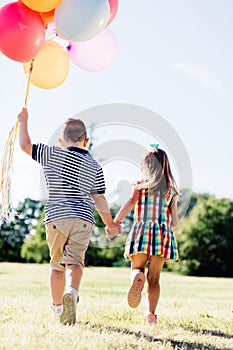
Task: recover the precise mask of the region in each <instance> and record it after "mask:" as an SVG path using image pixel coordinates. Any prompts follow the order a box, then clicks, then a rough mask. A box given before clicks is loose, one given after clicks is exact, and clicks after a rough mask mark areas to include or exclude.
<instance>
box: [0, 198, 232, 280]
mask: <svg viewBox="0 0 233 350" xmlns="http://www.w3.org/2000/svg"><path fill="white" fill-rule="evenodd" d="M117 210H118V208H112V209H111V211H112V214H113V216H114V214H115V213H116V212H117ZM94 215H95V220H96V226H95V228H94V230H93V234H92V239H91V241H90V244H89V247H88V250H87V254H86V265H87V266H88V265H92V266H122V265H125V266H129V263H128V262H127V260H126V259H125V258H124V257H123V254H124V247H125V242H126V238H127V234H128V232H129V230H130V227H131V225H132V222H133V212H131V213H130V214H129V215H128V216H127V217H126V219H125V220H124V222H123V223H122V231H123V233H122V235H120V236H119V237H117V238H115V239H114V240H113V241H111V242H109V241H108V240H107V239H106V237H105V231H104V225H103V223H102V221H101V219H100V217H99V214H98V212H97V211H94ZM43 218H44V203H43V202H42V201H38V200H32V199H30V198H26V199H25V200H24V201H23V202H20V203H19V204H18V207H17V208H16V210H15V215H14V218H13V220H12V222H11V223H6V222H5V221H3V220H1V221H0V228H1V231H0V262H4V261H9V262H25V263H27V262H28V263H47V262H48V261H49V250H48V247H47V243H46V233H45V226H44V223H43ZM175 234H176V238H177V241H178V246H179V252H180V262H179V263H166V264H165V269H167V270H170V271H176V272H178V273H181V274H185V275H192V276H194V275H195V276H222V277H233V264H232V257H233V201H231V200H230V199H227V198H222V199H219V198H216V197H215V196H211V195H209V194H206V193H204V194H195V193H194V194H193V195H192V198H191V202H190V204H189V208H188V210H187V212H186V216H185V217H184V218H183V220H182V221H181V223H180V224H179V226H178V227H177V228H176V229H175Z"/></svg>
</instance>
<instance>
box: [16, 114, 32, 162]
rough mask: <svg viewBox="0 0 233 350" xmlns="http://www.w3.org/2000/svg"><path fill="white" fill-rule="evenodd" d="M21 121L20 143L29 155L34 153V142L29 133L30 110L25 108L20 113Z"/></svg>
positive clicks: (19, 120) (19, 119)
mask: <svg viewBox="0 0 233 350" xmlns="http://www.w3.org/2000/svg"><path fill="white" fill-rule="evenodd" d="M18 122H19V144H20V147H21V149H22V150H23V151H24V152H25V153H27V154H28V155H29V156H31V155H32V143H31V139H30V136H29V133H28V111H27V108H23V109H22V111H21V112H20V113H19V114H18Z"/></svg>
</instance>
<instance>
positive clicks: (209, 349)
mask: <svg viewBox="0 0 233 350" xmlns="http://www.w3.org/2000/svg"><path fill="white" fill-rule="evenodd" d="M80 324H82V325H84V326H88V327H89V328H90V329H92V330H94V331H107V332H111V333H121V334H126V335H132V336H134V337H135V338H137V339H145V340H147V341H148V342H150V343H158V342H159V343H162V344H163V345H165V344H167V343H170V344H171V346H172V347H173V348H175V349H184V350H189V349H201V350H222V348H217V347H215V346H213V345H204V344H201V343H194V342H188V341H177V340H174V339H171V338H166V339H162V338H157V337H154V336H152V335H149V334H146V333H143V332H140V331H139V332H134V331H131V330H129V329H127V328H117V327H112V326H103V325H101V324H94V323H91V322H85V323H84V322H83V323H82V322H80ZM189 330H190V329H189ZM206 332H207V333H208V334H209V333H210V332H211V331H206ZM216 333H217V332H216ZM203 334H205V333H204V332H203ZM210 334H212V333H210ZM222 334H224V333H221V332H220V335H219V334H218V336H222V337H224V338H228V337H230V338H231V336H230V335H228V334H224V335H222ZM214 335H217V334H214ZM229 350H233V349H230V348H229Z"/></svg>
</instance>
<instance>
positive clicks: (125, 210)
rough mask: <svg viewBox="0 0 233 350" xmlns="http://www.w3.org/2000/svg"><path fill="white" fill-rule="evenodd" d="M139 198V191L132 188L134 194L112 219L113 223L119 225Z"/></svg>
mask: <svg viewBox="0 0 233 350" xmlns="http://www.w3.org/2000/svg"><path fill="white" fill-rule="evenodd" d="M138 198H139V190H138V189H136V188H134V192H133V195H132V197H131V198H130V199H129V200H128V201H127V202H126V203H125V204H123V206H122V207H121V209H120V210H119V212H118V213H117V216H116V217H115V219H114V222H116V223H119V222H121V221H122V220H123V219H124V218H125V217H126V215H127V214H129V213H130V212H131V210H132V209H133V208H134V207H135V204H136V203H137V201H138Z"/></svg>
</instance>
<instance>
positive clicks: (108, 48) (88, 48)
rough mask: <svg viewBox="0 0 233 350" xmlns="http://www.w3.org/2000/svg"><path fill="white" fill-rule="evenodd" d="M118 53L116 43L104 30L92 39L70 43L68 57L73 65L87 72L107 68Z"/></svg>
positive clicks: (110, 32) (109, 32)
mask: <svg viewBox="0 0 233 350" xmlns="http://www.w3.org/2000/svg"><path fill="white" fill-rule="evenodd" d="M117 52H118V41H117V39H116V37H115V35H114V34H113V32H112V31H111V30H110V29H109V28H105V29H104V30H103V31H102V32H101V33H100V34H98V35H97V36H95V37H94V38H93V39H90V40H87V41H82V42H70V45H69V48H68V55H69V56H70V58H71V60H72V61H73V63H74V64H76V65H77V66H78V67H79V68H81V69H84V70H87V71H89V72H98V71H101V70H104V69H106V68H108V67H109V66H110V65H111V64H112V63H113V61H114V60H115V57H116V55H117Z"/></svg>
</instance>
